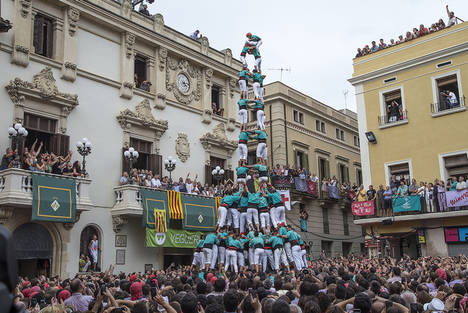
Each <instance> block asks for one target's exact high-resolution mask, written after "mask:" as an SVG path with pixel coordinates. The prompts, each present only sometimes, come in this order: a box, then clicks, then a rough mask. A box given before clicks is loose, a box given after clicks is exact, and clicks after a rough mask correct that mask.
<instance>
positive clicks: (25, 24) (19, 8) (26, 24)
mask: <svg viewBox="0 0 468 313" xmlns="http://www.w3.org/2000/svg"><path fill="white" fill-rule="evenodd" d="M31 10H32V0H15V15H14V17H13V53H12V57H11V63H13V64H17V65H20V66H24V67H26V66H28V64H29V55H30V53H31V49H33V46H32V44H31V43H32V32H31V29H32V27H33V19H34V17H33V16H32V14H31Z"/></svg>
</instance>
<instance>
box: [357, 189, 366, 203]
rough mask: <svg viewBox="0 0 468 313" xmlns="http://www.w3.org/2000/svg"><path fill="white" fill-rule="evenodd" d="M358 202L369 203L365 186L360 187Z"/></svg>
mask: <svg viewBox="0 0 468 313" xmlns="http://www.w3.org/2000/svg"><path fill="white" fill-rule="evenodd" d="M357 201H359V202H364V201H367V193H366V191H365V190H364V185H361V186H359V191H358V193H357Z"/></svg>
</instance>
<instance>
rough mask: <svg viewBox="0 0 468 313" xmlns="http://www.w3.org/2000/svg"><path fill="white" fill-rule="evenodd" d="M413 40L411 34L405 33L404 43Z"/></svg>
mask: <svg viewBox="0 0 468 313" xmlns="http://www.w3.org/2000/svg"><path fill="white" fill-rule="evenodd" d="M410 40H413V35H412V34H411V32H406V37H405V42H407V41H410Z"/></svg>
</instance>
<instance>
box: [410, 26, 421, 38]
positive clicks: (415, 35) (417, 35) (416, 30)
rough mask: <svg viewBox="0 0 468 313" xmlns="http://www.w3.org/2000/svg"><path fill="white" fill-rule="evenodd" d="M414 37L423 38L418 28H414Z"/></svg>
mask: <svg viewBox="0 0 468 313" xmlns="http://www.w3.org/2000/svg"><path fill="white" fill-rule="evenodd" d="M412 35H413V38H418V37H420V36H421V34H420V33H419V30H418V29H417V28H416V27H414V28H413V33H412Z"/></svg>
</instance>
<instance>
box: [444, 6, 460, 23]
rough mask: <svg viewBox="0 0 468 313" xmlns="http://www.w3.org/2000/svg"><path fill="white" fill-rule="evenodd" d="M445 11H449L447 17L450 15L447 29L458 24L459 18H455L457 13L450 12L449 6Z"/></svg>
mask: <svg viewBox="0 0 468 313" xmlns="http://www.w3.org/2000/svg"><path fill="white" fill-rule="evenodd" d="M445 9H446V10H447V15H448V18H449V20H448V22H447V27H450V26H453V25H456V24H457V18H456V16H455V13H454V12H453V11H450V10H449V7H448V4H447V5H446V6H445Z"/></svg>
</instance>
